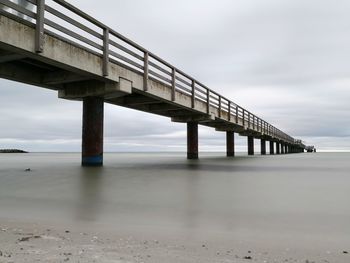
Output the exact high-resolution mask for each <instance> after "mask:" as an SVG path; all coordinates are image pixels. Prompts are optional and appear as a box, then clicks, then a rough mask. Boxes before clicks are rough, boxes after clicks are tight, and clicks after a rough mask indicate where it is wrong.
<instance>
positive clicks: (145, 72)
mask: <svg viewBox="0 0 350 263" xmlns="http://www.w3.org/2000/svg"><path fill="white" fill-rule="evenodd" d="M143 59H144V65H143V90H144V91H147V90H148V60H149V55H148V52H147V51H146V52H145V53H144V58H143Z"/></svg>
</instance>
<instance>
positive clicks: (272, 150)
mask: <svg viewBox="0 0 350 263" xmlns="http://www.w3.org/2000/svg"><path fill="white" fill-rule="evenodd" d="M273 144H274V143H273V141H270V154H271V155H272V154H275V147H274V145H273Z"/></svg>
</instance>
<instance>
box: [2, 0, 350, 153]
mask: <svg viewBox="0 0 350 263" xmlns="http://www.w3.org/2000/svg"><path fill="white" fill-rule="evenodd" d="M70 2H71V3H72V4H74V5H76V6H77V7H79V8H80V9H82V10H83V11H85V12H87V13H89V14H91V15H92V16H93V17H95V18H97V19H98V20H100V21H102V22H104V23H105V24H107V25H109V26H110V27H112V28H114V29H115V30H116V31H118V32H119V33H122V34H123V35H125V36H127V37H128V38H130V39H132V40H134V41H135V42H137V43H139V44H140V45H142V46H144V47H145V48H147V49H148V50H150V51H152V52H153V53H155V54H157V55H158V56H160V57H162V58H163V59H165V60H167V61H169V62H170V63H171V64H174V65H175V66H177V67H178V68H180V69H182V70H183V71H185V72H186V73H188V74H189V75H191V76H193V77H195V78H196V79H198V80H200V81H201V82H202V83H205V84H206V85H207V86H208V87H210V88H211V89H213V90H215V91H217V92H219V93H221V94H222V95H224V96H226V97H227V98H230V99H231V100H232V101H234V102H235V103H237V104H239V105H242V106H243V107H245V108H247V109H249V110H250V111H252V112H253V113H255V114H256V115H258V116H259V117H261V118H263V119H264V120H266V121H268V122H270V123H271V124H273V125H275V126H276V127H278V128H279V129H281V130H282V131H284V132H286V133H287V134H289V135H291V136H293V137H294V138H300V139H302V140H304V141H305V142H306V144H308V145H315V146H316V147H317V148H318V149H319V150H321V151H349V150H350V140H349V139H350V122H348V112H349V110H350V103H349V101H350V89H349V85H350V73H349V71H350V48H349V47H350V16H349V14H348V10H350V2H349V1H347V0H337V1H330V0H322V1H315V0H308V1H305V0H265V1H260V0H201V1H198V0H193V1H188V0H178V1H171V2H170V1H164V0H143V1H136V0H100V1H98V5H96V1H93V0H71V1H70ZM0 89H1V96H0V123H1V126H0V127H1V129H0V148H20V149H25V150H29V151H38V152H40V151H45V152H56V151H74V152H78V151H80V149H81V117H82V116H81V115H82V104H81V102H75V101H68V100H61V99H58V97H57V92H54V91H50V90H46V89H42V88H38V87H33V86H28V85H24V84H21V83H16V82H10V81H7V80H3V79H0ZM104 127H105V144H104V147H105V151H111V152H118V151H122V152H123V151H142V152H144V151H185V149H186V125H185V124H179V123H172V122H171V121H170V119H169V118H165V117H159V116H156V115H152V114H149V113H143V112H138V111H134V110H130V109H126V108H122V107H117V106H112V105H108V104H106V105H105V126H104ZM225 143H226V142H225V134H224V133H220V132H216V131H215V130H214V129H211V128H205V127H201V128H200V130H199V149H200V151H225ZM236 143H237V150H238V151H246V138H245V137H240V136H238V135H236ZM256 145H257V146H258V141H256Z"/></svg>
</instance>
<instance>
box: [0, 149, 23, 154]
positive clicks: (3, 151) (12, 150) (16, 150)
mask: <svg viewBox="0 0 350 263" xmlns="http://www.w3.org/2000/svg"><path fill="white" fill-rule="evenodd" d="M0 153H28V152H26V151H23V150H18V149H0Z"/></svg>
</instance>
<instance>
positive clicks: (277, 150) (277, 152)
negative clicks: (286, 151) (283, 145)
mask: <svg viewBox="0 0 350 263" xmlns="http://www.w3.org/2000/svg"><path fill="white" fill-rule="evenodd" d="M280 153H281V152H280V143H279V142H276V154H280Z"/></svg>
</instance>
